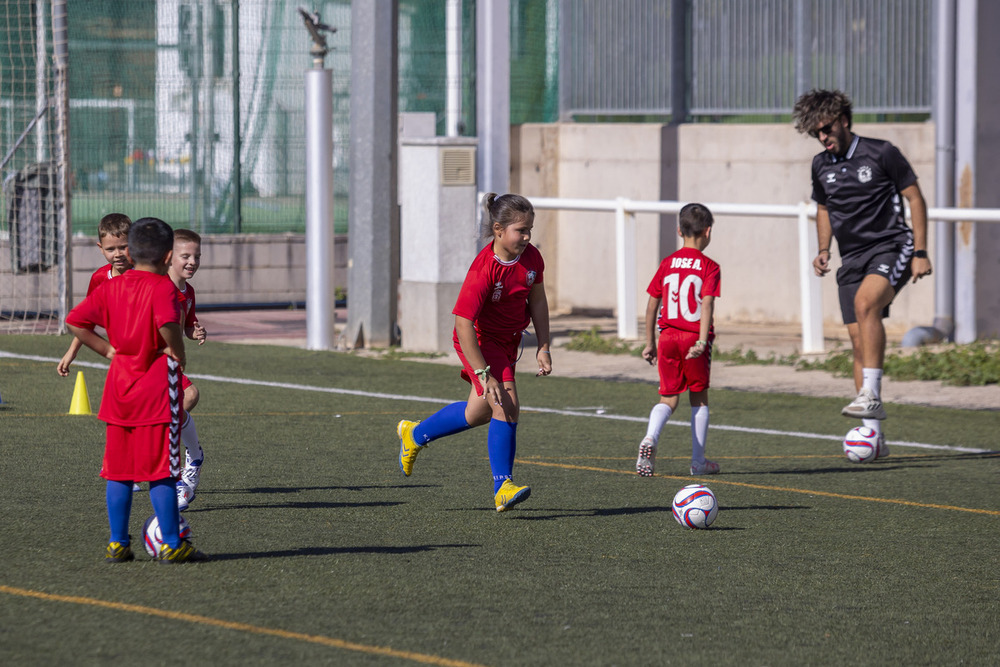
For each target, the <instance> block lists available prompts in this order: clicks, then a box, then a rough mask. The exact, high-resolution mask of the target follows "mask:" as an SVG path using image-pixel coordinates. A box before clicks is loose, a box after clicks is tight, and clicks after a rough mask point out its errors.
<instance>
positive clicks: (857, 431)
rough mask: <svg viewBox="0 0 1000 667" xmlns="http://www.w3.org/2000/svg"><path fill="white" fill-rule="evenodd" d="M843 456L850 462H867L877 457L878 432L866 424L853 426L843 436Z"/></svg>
mask: <svg viewBox="0 0 1000 667" xmlns="http://www.w3.org/2000/svg"><path fill="white" fill-rule="evenodd" d="M844 456H846V457H847V460H848V461H850V462H851V463H868V462H869V461H874V460H875V459H876V458H877V457H878V433H876V432H875V429H873V428H869V427H867V426H855V427H854V428H852V429H851V430H850V431H848V433H847V435H846V436H845V437H844Z"/></svg>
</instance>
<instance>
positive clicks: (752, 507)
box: [719, 505, 812, 512]
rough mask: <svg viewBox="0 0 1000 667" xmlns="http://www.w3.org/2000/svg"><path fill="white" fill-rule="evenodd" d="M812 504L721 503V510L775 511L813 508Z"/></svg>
mask: <svg viewBox="0 0 1000 667" xmlns="http://www.w3.org/2000/svg"><path fill="white" fill-rule="evenodd" d="M811 509H812V506H810V505H746V506H744V507H730V506H729V505H719V511H720V512H744V511H752V512H757V511H761V510H766V511H768V512H774V511H779V510H811Z"/></svg>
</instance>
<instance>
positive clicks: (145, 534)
mask: <svg viewBox="0 0 1000 667" xmlns="http://www.w3.org/2000/svg"><path fill="white" fill-rule="evenodd" d="M189 537H191V526H189V525H188V522H187V519H185V518H184V516H183V515H181V539H182V540H186V539H187V538H189ZM162 544H163V536H162V535H161V534H160V521H159V519H157V518H156V515H155V514H154V515H153V516H151V517H149V518H148V519H146V522H145V523H144V524H142V546H144V547H145V548H146V553H148V554H149V555H150V556H152V557H153V558H156V557H157V556H159V555H160V546H161V545H162Z"/></svg>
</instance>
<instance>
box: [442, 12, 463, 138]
mask: <svg viewBox="0 0 1000 667" xmlns="http://www.w3.org/2000/svg"><path fill="white" fill-rule="evenodd" d="M445 44H446V46H445V57H446V59H447V63H446V64H447V74H446V76H445V79H446V81H445V86H446V89H447V102H446V110H445V135H446V136H449V137H457V136H458V134H459V132H458V127H459V123H460V122H461V119H462V0H448V4H447V6H446V7H445Z"/></svg>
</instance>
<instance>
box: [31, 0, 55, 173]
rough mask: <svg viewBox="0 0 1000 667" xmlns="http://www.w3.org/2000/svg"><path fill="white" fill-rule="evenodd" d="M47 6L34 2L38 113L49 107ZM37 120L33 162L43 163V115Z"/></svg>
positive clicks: (41, 0) (45, 131) (44, 2)
mask: <svg viewBox="0 0 1000 667" xmlns="http://www.w3.org/2000/svg"><path fill="white" fill-rule="evenodd" d="M48 4H49V3H48V1H47V0H36V2H35V110H36V111H39V112H41V111H42V110H43V109H47V108H48V107H49V85H48V84H49V67H48V63H49V54H48V38H47V37H46V28H45V8H46V7H47V6H48ZM54 18H55V17H53V20H54ZM37 118H38V123H37V124H36V125H35V161H36V162H44V161H45V159H46V158H47V157H48V156H47V155H46V149H47V148H48V141H47V136H46V135H47V134H48V129H47V123H46V122H45V116H44V114H40V115H39V116H37Z"/></svg>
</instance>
